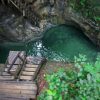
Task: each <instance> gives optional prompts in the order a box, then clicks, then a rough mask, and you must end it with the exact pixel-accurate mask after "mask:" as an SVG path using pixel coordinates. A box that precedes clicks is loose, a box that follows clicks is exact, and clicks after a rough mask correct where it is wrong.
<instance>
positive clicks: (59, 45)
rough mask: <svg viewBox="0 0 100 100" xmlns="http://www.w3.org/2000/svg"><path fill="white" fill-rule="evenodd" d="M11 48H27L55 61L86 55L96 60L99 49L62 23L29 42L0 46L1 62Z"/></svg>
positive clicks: (34, 54) (74, 29)
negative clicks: (40, 37)
mask: <svg viewBox="0 0 100 100" xmlns="http://www.w3.org/2000/svg"><path fill="white" fill-rule="evenodd" d="M9 50H26V51H27V53H28V55H32V56H43V57H46V58H47V59H49V60H54V61H73V58H74V56H78V55H79V54H83V55H86V56H87V58H88V59H89V60H90V61H95V59H96V57H97V55H98V54H99V52H100V51H99V49H97V47H96V46H95V45H93V43H92V42H91V41H90V40H89V39H88V38H87V37H86V36H85V35H84V34H83V33H82V31H81V30H78V29H76V28H75V27H72V26H67V25H60V26H56V27H53V28H51V29H49V30H47V31H46V32H45V33H44V37H43V38H42V39H41V40H38V41H36V42H30V43H28V44H23V45H22V44H5V45H1V46H0V62H4V61H5V59H6V57H7V54H8V52H9Z"/></svg>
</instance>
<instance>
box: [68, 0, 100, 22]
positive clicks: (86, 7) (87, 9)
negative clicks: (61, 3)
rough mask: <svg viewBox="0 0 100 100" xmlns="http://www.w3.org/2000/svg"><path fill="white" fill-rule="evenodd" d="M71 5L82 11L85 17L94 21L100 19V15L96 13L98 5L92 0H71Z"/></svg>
mask: <svg viewBox="0 0 100 100" xmlns="http://www.w3.org/2000/svg"><path fill="white" fill-rule="evenodd" d="M69 2H70V6H71V7H72V8H73V9H74V10H76V11H77V12H79V13H81V14H82V15H83V16H84V17H86V18H90V19H92V20H94V21H96V22H97V21H100V16H98V15H97V14H96V10H97V7H96V6H95V5H93V4H92V3H91V0H69Z"/></svg>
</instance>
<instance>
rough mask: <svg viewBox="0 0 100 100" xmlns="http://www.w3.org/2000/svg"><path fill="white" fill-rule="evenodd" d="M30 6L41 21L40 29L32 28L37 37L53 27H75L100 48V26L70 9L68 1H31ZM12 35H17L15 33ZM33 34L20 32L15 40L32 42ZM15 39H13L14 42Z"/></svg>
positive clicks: (19, 26) (39, 22)
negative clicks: (66, 25)
mask: <svg viewBox="0 0 100 100" xmlns="http://www.w3.org/2000/svg"><path fill="white" fill-rule="evenodd" d="M28 4H29V5H30V9H31V11H32V13H33V12H34V14H36V15H37V16H38V19H39V21H38V25H39V27H38V28H37V26H35V27H34V28H32V29H35V32H33V33H34V34H35V35H37V34H38V33H42V32H43V31H45V30H46V29H48V28H50V27H52V26H53V25H59V24H68V25H74V26H75V27H78V28H81V29H82V30H83V32H84V34H85V35H86V36H87V37H88V38H89V39H90V40H91V41H92V42H93V43H95V44H96V45H97V46H98V47H100V26H98V25H96V24H95V23H94V22H92V21H91V20H89V19H85V18H83V17H82V16H81V15H79V14H77V13H76V12H74V10H73V9H71V7H69V2H68V0H30V1H29V2H28ZM12 25H13V24H12ZM14 25H15V24H14ZM25 25H26V27H28V26H29V25H27V24H25ZM21 27H22V26H21V25H20V24H19V25H18V26H17V29H18V30H20V28H21ZM25 32H26V30H25ZM0 33H1V32H0ZM12 33H13V34H15V33H14V32H12ZM33 33H30V34H29V32H26V33H25V34H23V32H20V33H19V35H17V34H16V36H15V35H14V36H15V40H16V41H17V40H20V41H27V40H30V39H31V38H34V37H36V36H33ZM10 36H12V34H10ZM19 36H20V37H19ZM25 36H26V37H25ZM7 37H8V36H7ZM23 37H24V39H23ZM37 37H41V34H39V35H38V36H37ZM10 39H11V38H10ZM13 39H14V38H13V37H12V40H13Z"/></svg>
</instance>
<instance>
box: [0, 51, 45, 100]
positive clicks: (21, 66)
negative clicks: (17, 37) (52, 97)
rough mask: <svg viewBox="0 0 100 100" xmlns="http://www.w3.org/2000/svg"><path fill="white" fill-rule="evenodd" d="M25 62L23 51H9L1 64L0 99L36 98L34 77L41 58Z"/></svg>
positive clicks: (40, 63)
mask: <svg viewBox="0 0 100 100" xmlns="http://www.w3.org/2000/svg"><path fill="white" fill-rule="evenodd" d="M33 60H34V62H33V63H28V62H27V56H26V53H25V52H24V51H10V52H9V55H8V58H7V61H6V64H5V65H4V64H2V69H0V70H1V75H0V100H30V99H32V100H36V94H37V85H36V82H35V79H36V77H37V74H38V72H39V70H40V67H41V65H42V64H43V62H44V60H43V59H39V58H38V59H37V58H34V59H33Z"/></svg>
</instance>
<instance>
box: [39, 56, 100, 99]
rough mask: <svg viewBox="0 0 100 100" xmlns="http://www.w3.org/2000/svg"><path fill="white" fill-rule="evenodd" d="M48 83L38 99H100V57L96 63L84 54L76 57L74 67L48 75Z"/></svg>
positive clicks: (46, 78)
mask: <svg viewBox="0 0 100 100" xmlns="http://www.w3.org/2000/svg"><path fill="white" fill-rule="evenodd" d="M45 80H46V81H47V83H48V88H46V89H45V90H44V91H43V92H42V93H41V94H40V96H39V97H38V100H100V57H98V58H97V61H96V62H95V64H92V63H89V62H87V58H86V57H85V56H83V55H79V57H75V64H74V65H73V69H70V70H65V69H63V68H61V69H59V70H58V71H57V72H53V73H52V74H50V75H46V77H45Z"/></svg>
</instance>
